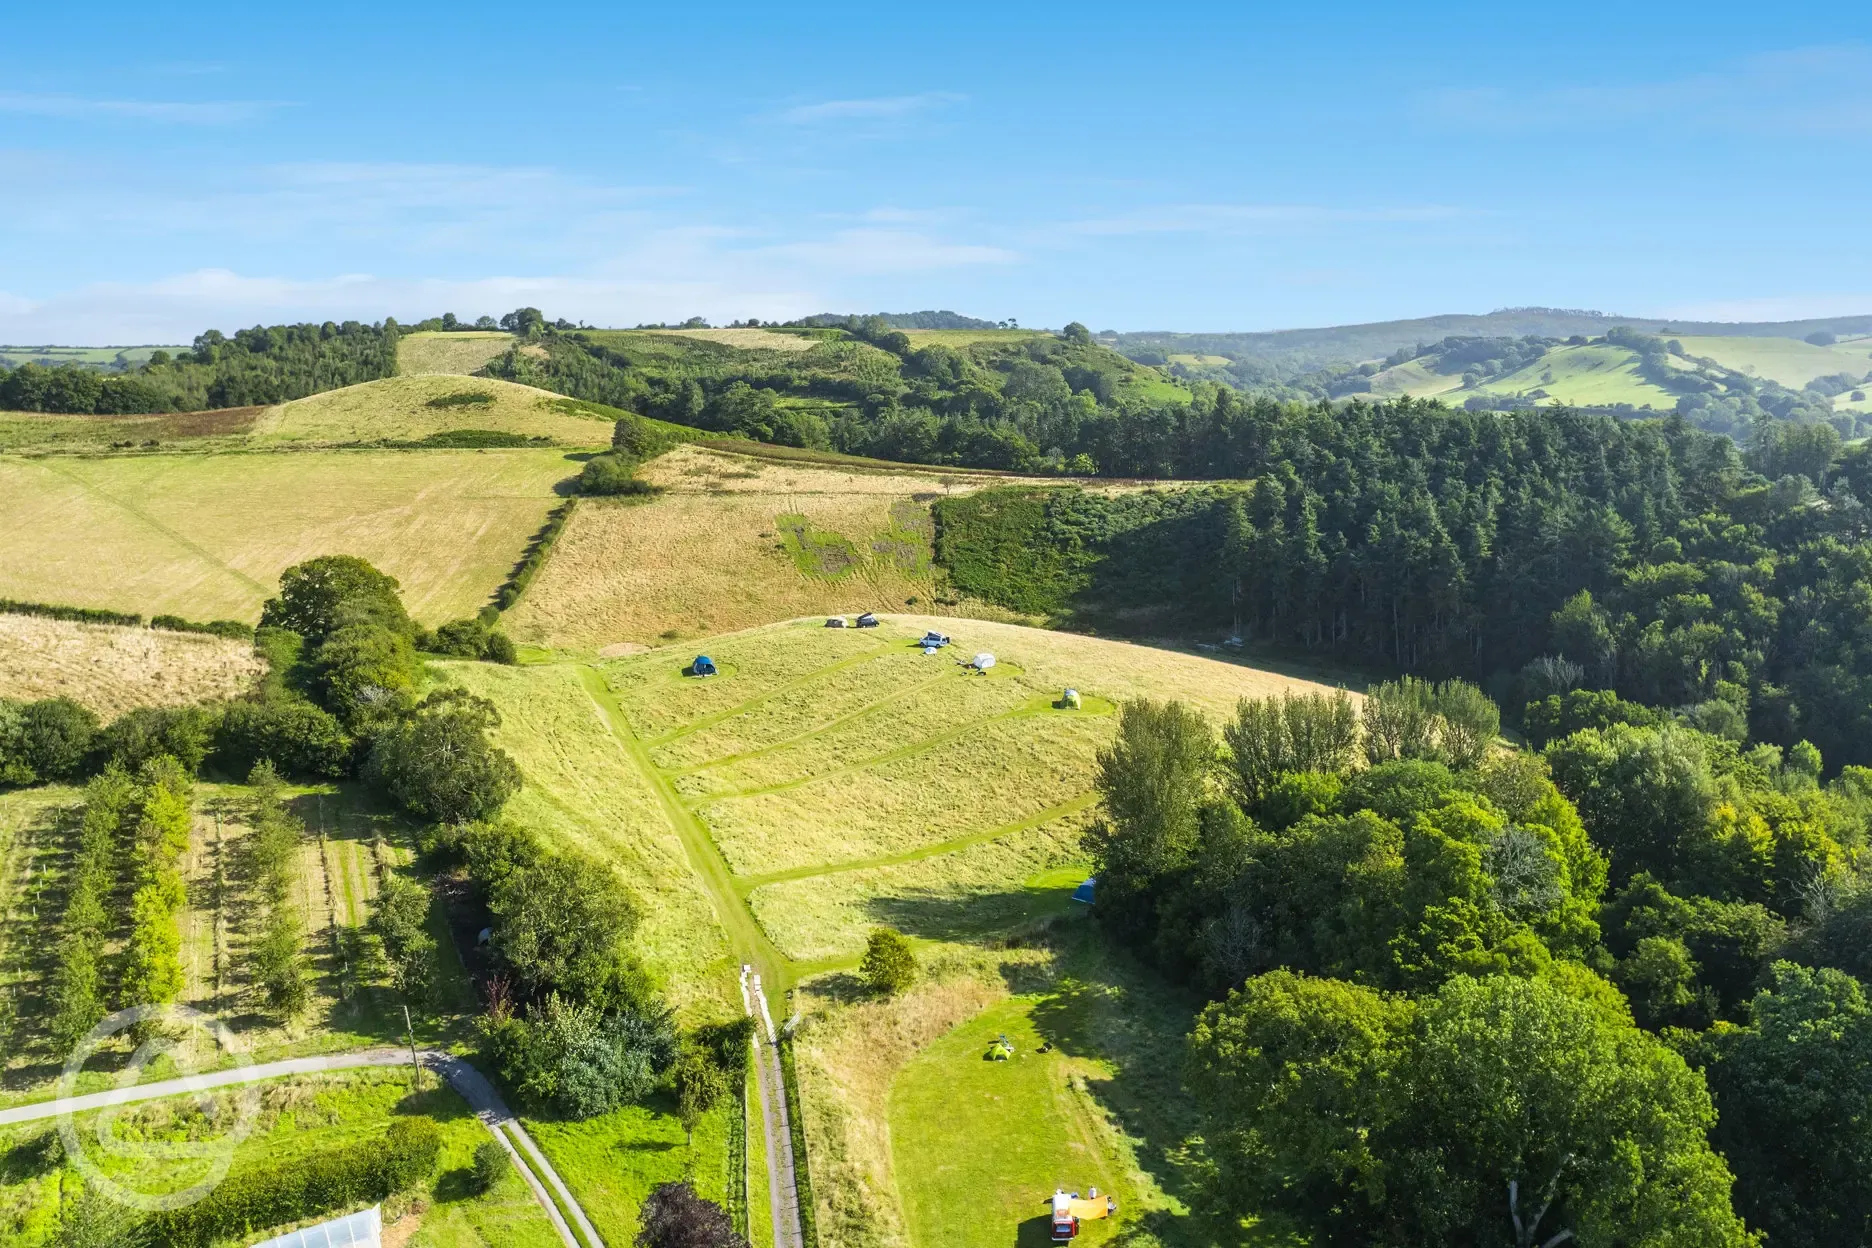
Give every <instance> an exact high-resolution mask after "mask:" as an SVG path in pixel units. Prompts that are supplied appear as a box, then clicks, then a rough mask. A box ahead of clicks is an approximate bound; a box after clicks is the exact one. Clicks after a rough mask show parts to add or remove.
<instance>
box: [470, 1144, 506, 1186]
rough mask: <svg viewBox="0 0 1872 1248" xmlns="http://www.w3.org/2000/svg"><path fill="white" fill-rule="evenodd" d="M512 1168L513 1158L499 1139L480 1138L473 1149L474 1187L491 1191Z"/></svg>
mask: <svg viewBox="0 0 1872 1248" xmlns="http://www.w3.org/2000/svg"><path fill="white" fill-rule="evenodd" d="M512 1169H513V1158H512V1157H509V1156H508V1155H507V1150H506V1148H504V1147H503V1146H502V1145H501V1142H500V1141H499V1140H482V1141H481V1142H480V1143H479V1144H477V1145H475V1151H474V1188H475V1191H477V1192H491V1191H493V1190H494V1188H495V1187H496V1186H498V1185H499V1183H500V1181H501V1180H502V1179H504V1178H506V1177H507V1175H508V1173H509V1172H510V1171H511V1170H512Z"/></svg>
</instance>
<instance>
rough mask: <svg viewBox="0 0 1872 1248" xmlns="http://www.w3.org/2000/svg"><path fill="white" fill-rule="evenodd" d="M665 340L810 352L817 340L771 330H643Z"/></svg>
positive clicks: (752, 349)
mask: <svg viewBox="0 0 1872 1248" xmlns="http://www.w3.org/2000/svg"><path fill="white" fill-rule="evenodd" d="M644 332H645V333H646V334H655V335H657V336H658V337H666V338H700V339H702V340H703V341H705V342H719V343H722V344H724V345H725V346H730V347H740V348H741V349H742V350H744V351H810V350H812V348H813V347H815V346H817V345H818V344H819V339H817V338H814V337H811V336H809V335H806V334H782V333H776V332H775V331H773V330H771V329H657V330H645V331H644Z"/></svg>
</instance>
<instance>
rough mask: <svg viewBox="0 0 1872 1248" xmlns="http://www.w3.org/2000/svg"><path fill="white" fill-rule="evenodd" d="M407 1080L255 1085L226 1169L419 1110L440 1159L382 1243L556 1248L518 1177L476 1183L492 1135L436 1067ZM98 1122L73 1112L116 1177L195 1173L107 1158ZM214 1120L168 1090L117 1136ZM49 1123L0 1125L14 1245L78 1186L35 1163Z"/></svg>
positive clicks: (219, 1099)
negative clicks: (479, 1187) (433, 1132)
mask: <svg viewBox="0 0 1872 1248" xmlns="http://www.w3.org/2000/svg"><path fill="white" fill-rule="evenodd" d="M409 1081H410V1073H409V1071H408V1070H407V1069H383V1070H360V1071H345V1072H335V1073H331V1074H323V1075H304V1076H295V1077H290V1078H285V1079H278V1080H273V1081H269V1082H266V1083H262V1084H259V1085H256V1086H257V1087H258V1089H259V1102H258V1103H259V1113H258V1115H257V1116H256V1118H255V1125H254V1130H253V1132H252V1134H251V1135H249V1136H248V1137H247V1139H246V1140H244V1141H242V1142H241V1143H240V1144H239V1145H238V1146H237V1147H236V1148H235V1151H234V1161H233V1166H232V1168H231V1170H230V1173H231V1174H235V1175H238V1174H241V1173H243V1172H245V1171H248V1170H253V1169H275V1168H284V1167H290V1166H291V1165H292V1164H293V1161H294V1160H295V1159H296V1158H302V1157H307V1156H310V1155H312V1154H314V1153H318V1152H323V1151H325V1150H327V1149H333V1148H340V1147H343V1146H345V1145H347V1144H352V1143H355V1142H358V1141H360V1140H365V1139H370V1138H373V1137H375V1136H378V1135H380V1134H381V1133H382V1132H383V1131H384V1130H385V1128H387V1127H388V1126H389V1125H390V1123H391V1122H393V1121H395V1120H396V1118H398V1117H399V1116H403V1115H407V1114H423V1115H426V1116H428V1117H431V1118H434V1119H435V1120H436V1121H437V1123H438V1124H439V1125H440V1126H441V1129H442V1152H441V1157H440V1159H439V1161H438V1162H437V1165H436V1170H435V1173H434V1175H433V1176H432V1177H431V1179H430V1180H429V1181H428V1182H426V1183H424V1184H421V1185H419V1186H418V1187H417V1188H416V1189H415V1190H414V1191H412V1192H409V1193H405V1194H403V1195H400V1196H397V1197H394V1198H392V1199H391V1200H390V1201H388V1202H386V1204H385V1207H384V1221H385V1223H386V1225H385V1242H386V1243H395V1244H399V1245H403V1246H404V1248H556V1246H557V1245H558V1244H559V1242H560V1240H559V1236H558V1233H557V1232H556V1231H555V1230H554V1229H553V1226H552V1223H551V1222H550V1221H549V1220H548V1219H547V1217H546V1214H545V1212H544V1211H543V1210H542V1209H541V1208H540V1207H539V1205H538V1204H537V1203H535V1201H534V1199H533V1194H532V1192H530V1191H529V1190H528V1189H527V1186H526V1182H525V1180H524V1179H522V1178H521V1177H520V1175H519V1174H517V1173H514V1172H509V1173H508V1175H507V1176H506V1177H505V1178H504V1179H502V1180H501V1181H500V1182H499V1183H498V1184H496V1185H495V1186H494V1188H493V1189H492V1190H491V1191H489V1192H487V1193H485V1194H476V1192H475V1191H474V1185H473V1182H472V1179H471V1170H470V1167H471V1164H472V1161H473V1157H474V1149H475V1146H476V1145H477V1144H479V1143H481V1141H483V1140H485V1139H487V1138H488V1131H487V1128H486V1127H485V1126H483V1125H482V1123H481V1121H480V1120H479V1119H478V1118H476V1117H475V1116H474V1115H473V1114H472V1113H470V1112H469V1110H468V1107H467V1105H466V1104H464V1103H463V1102H462V1100H461V1098H460V1097H458V1096H456V1095H455V1093H454V1092H452V1091H450V1090H449V1089H447V1088H446V1087H438V1086H437V1081H436V1079H435V1077H434V1076H433V1075H429V1076H427V1077H426V1081H425V1084H424V1088H423V1090H422V1091H420V1092H416V1093H412V1092H411V1091H410V1087H409ZM209 1095H211V1096H212V1097H213V1099H214V1102H215V1104H216V1106H217V1111H218V1114H217V1116H218V1115H219V1114H221V1113H225V1114H228V1115H229V1116H230V1117H231V1116H232V1115H233V1113H234V1105H235V1097H236V1095H237V1094H236V1093H235V1092H234V1091H232V1090H227V1091H218V1092H215V1093H211V1094H209ZM96 1118H97V1115H95V1114H92V1115H80V1116H79V1117H78V1119H77V1126H78V1131H79V1135H80V1138H81V1139H86V1140H91V1141H93V1145H94V1146H93V1148H92V1151H91V1155H92V1156H93V1157H94V1158H96V1159H97V1160H98V1161H99V1164H100V1167H101V1168H102V1169H103V1170H104V1172H105V1173H106V1174H107V1175H109V1176H110V1177H111V1178H113V1179H115V1180H117V1181H118V1182H121V1183H124V1184H126V1185H130V1186H133V1187H134V1189H135V1190H139V1191H145V1192H150V1193H160V1192H164V1191H175V1190H180V1189H182V1188H184V1187H187V1186H189V1185H190V1184H192V1183H194V1182H196V1181H198V1180H199V1178H200V1177H201V1175H202V1173H203V1171H201V1170H200V1169H199V1167H200V1166H201V1165H202V1163H201V1162H198V1161H195V1162H191V1161H180V1162H178V1161H176V1160H174V1159H163V1160H161V1161H152V1160H145V1159H141V1158H137V1157H134V1156H127V1157H109V1156H106V1155H104V1154H103V1153H102V1152H101V1150H98V1149H97V1148H96V1147H95V1140H96V1136H95V1126H94V1123H95V1121H96ZM210 1121H211V1120H209V1119H208V1118H207V1117H206V1116H205V1115H204V1114H203V1112H202V1110H201V1108H200V1107H199V1104H198V1102H197V1101H196V1100H195V1098H192V1097H170V1098H165V1099H162V1100H157V1101H146V1102H144V1103H142V1104H140V1105H137V1106H133V1107H130V1108H127V1109H125V1110H123V1111H121V1113H120V1117H119V1119H118V1122H117V1125H116V1127H115V1135H116V1138H118V1139H122V1140H127V1141H132V1142H134V1141H138V1140H172V1139H201V1138H213V1134H214V1133H213V1131H212V1128H211V1126H210ZM56 1131H57V1127H56V1126H55V1125H54V1124H52V1123H29V1124H24V1125H21V1126H17V1127H13V1128H10V1129H4V1128H0V1242H5V1243H6V1244H8V1245H11V1246H13V1248H40V1246H41V1245H50V1244H52V1243H54V1242H58V1241H56V1239H55V1223H56V1213H57V1210H58V1206H59V1202H60V1199H61V1195H62V1194H63V1195H64V1196H65V1197H66V1198H70V1197H71V1196H74V1195H75V1192H65V1193H61V1186H62V1184H61V1175H60V1171H59V1168H58V1167H57V1166H55V1165H47V1164H45V1163H44V1162H43V1161H41V1160H40V1159H41V1158H42V1157H43V1156H44V1152H43V1149H44V1147H45V1140H46V1139H47V1137H48V1135H49V1134H51V1133H55V1132H56ZM555 1164H557V1163H556V1162H555ZM569 1181H570V1180H569V1179H568V1182H569ZM619 1242H624V1241H623V1240H620V1241H619Z"/></svg>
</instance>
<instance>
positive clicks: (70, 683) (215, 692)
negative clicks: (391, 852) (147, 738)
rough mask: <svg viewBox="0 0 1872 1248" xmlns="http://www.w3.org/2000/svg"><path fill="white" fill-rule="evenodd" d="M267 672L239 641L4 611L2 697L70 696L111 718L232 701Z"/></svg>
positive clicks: (0, 619)
mask: <svg viewBox="0 0 1872 1248" xmlns="http://www.w3.org/2000/svg"><path fill="white" fill-rule="evenodd" d="M264 667H265V664H264V663H262V662H261V660H260V659H259V658H257V657H255V655H254V652H253V646H252V644H251V643H249V642H246V641H241V640H237V639H232V638H227V637H211V636H208V635H207V634H204V633H171V632H166V631H164V630H161V629H153V628H125V627H121V626H118V625H115V624H83V623H77V622H74V621H70V620H52V619H45V618H43V617H40V616H32V615H7V614H0V698H15V699H18V700H20V701H33V700H36V699H38V698H53V697H68V698H71V699H73V700H74V701H77V702H80V703H82V704H83V705H85V706H88V707H90V708H91V709H92V710H93V711H96V712H97V714H98V716H99V718H101V719H104V720H107V721H108V720H111V719H114V718H116V717H117V716H118V715H120V714H122V713H123V712H124V711H127V710H130V709H131V708H133V707H138V706H174V705H177V704H188V703H193V702H205V701H211V700H213V699H217V698H225V697H231V696H233V695H234V694H236V693H239V692H241V691H242V690H243V689H246V688H247V687H248V686H249V685H250V684H252V683H253V680H254V678H255V677H256V676H258V675H259V674H260V673H261V671H262V670H264Z"/></svg>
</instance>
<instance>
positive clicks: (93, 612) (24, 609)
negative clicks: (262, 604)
mask: <svg viewBox="0 0 1872 1248" xmlns="http://www.w3.org/2000/svg"><path fill="white" fill-rule="evenodd" d="M0 615H31V616H37V617H39V618H40V619H45V620H66V621H69V622H71V623H75V624H110V625H113V626H115V627H118V628H144V627H148V628H153V629H155V630H157V631H158V632H164V633H205V634H207V635H209V636H211V637H231V638H233V639H235V640H237V641H252V640H253V635H254V630H253V625H251V624H244V623H242V622H241V621H239V620H210V621H209V622H208V623H206V624H201V623H197V622H196V621H194V620H185V619H183V618H182V617H181V616H179V615H158V616H152V617H151V618H150V619H149V620H148V621H147V622H146V621H145V620H144V619H143V617H142V616H140V615H138V614H137V613H136V612H134V611H109V610H106V609H105V608H103V607H66V606H60V605H59V604H57V603H52V602H23V601H21V600H20V599H17V598H0Z"/></svg>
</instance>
